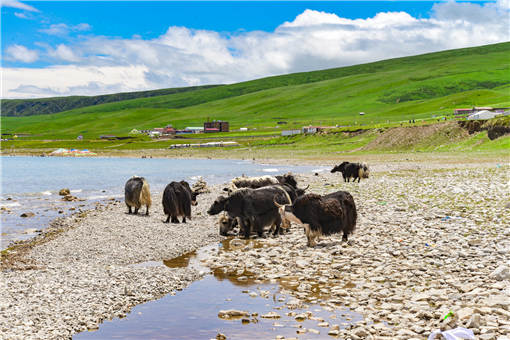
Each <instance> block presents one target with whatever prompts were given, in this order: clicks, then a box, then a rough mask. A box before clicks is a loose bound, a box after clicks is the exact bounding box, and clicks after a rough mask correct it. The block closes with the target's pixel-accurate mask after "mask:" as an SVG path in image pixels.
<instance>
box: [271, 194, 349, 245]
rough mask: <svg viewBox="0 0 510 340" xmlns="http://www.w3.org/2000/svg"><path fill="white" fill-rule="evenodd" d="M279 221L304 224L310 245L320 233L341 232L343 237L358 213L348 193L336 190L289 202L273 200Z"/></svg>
mask: <svg viewBox="0 0 510 340" xmlns="http://www.w3.org/2000/svg"><path fill="white" fill-rule="evenodd" d="M274 204H275V206H276V207H278V212H279V214H280V216H281V218H282V220H288V221H291V222H296V223H299V224H304V226H305V234H306V237H307V239H308V242H307V245H308V246H309V247H311V246H314V245H315V239H316V238H317V237H319V236H321V235H325V236H327V235H332V234H337V233H343V237H342V239H343V240H345V241H347V237H348V236H349V234H351V233H352V232H353V231H354V228H355V227H356V220H357V217H358V214H357V212H356V204H355V203H354V199H353V198H352V196H351V194H349V193H348V192H346V191H337V192H334V193H331V194H328V195H324V196H320V195H317V194H306V195H303V196H300V197H298V198H297V199H296V201H295V202H294V203H293V204H292V205H290V204H279V203H278V202H277V201H276V200H275V201H274Z"/></svg>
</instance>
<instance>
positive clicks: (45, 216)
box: [0, 156, 325, 249]
mask: <svg viewBox="0 0 510 340" xmlns="http://www.w3.org/2000/svg"><path fill="white" fill-rule="evenodd" d="M0 170H1V192H0V209H1V210H0V212H1V215H0V216H1V236H2V237H1V248H2V249H5V248H6V247H7V246H8V244H9V243H10V242H11V241H13V240H21V239H26V238H29V237H32V236H34V234H35V232H36V230H42V229H44V228H46V227H47V226H48V224H49V223H50V221H51V220H53V219H54V218H56V217H59V216H64V215H68V214H70V213H73V212H76V211H79V210H86V209H90V208H93V207H94V205H95V204H96V202H98V201H102V200H107V199H110V198H118V199H121V198H123V197H124V184H125V183H126V181H127V179H128V178H130V177H131V176H133V175H138V176H143V177H145V178H146V179H147V180H148V182H149V184H150V187H151V192H152V193H159V192H162V191H163V190H164V188H165V186H166V185H167V184H168V183H170V182H171V181H180V180H186V181H188V182H190V184H191V183H194V182H195V181H196V180H197V179H198V178H199V177H200V176H202V177H203V178H204V180H205V181H206V182H207V183H208V184H219V183H224V182H228V181H230V180H231V179H232V178H234V177H236V176H241V175H243V174H245V175H247V176H261V175H277V174H283V173H286V172H289V171H292V172H296V173H299V172H311V171H324V170H325V168H317V166H291V165H275V164H271V165H268V164H261V163H255V162H252V161H248V160H224V159H214V160H212V159H170V158H101V157H94V158H74V157H32V156H26V157H25V156H14V157H7V156H2V157H0ZM62 188H69V189H70V190H71V194H72V195H73V196H77V197H78V198H80V199H84V201H80V202H64V201H62V199H61V196H59V195H58V192H59V190H60V189H62ZM26 212H32V213H34V216H32V217H25V218H24V217H20V215H21V214H23V213H26Z"/></svg>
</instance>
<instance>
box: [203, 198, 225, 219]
mask: <svg viewBox="0 0 510 340" xmlns="http://www.w3.org/2000/svg"><path fill="white" fill-rule="evenodd" d="M227 200H228V198H227V197H225V196H218V198H216V200H215V201H214V203H213V204H212V205H211V207H210V208H209V210H207V213H208V214H209V215H217V214H219V213H220V212H222V211H223V210H225V208H226V205H227Z"/></svg>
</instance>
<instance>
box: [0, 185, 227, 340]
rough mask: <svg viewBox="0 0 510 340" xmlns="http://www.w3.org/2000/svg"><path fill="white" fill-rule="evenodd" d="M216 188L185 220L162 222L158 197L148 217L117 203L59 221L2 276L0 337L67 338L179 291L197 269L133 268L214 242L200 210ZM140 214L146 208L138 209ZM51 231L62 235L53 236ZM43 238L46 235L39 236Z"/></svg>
mask: <svg viewBox="0 0 510 340" xmlns="http://www.w3.org/2000/svg"><path fill="white" fill-rule="evenodd" d="M218 194H219V189H218V188H216V190H213V192H212V193H209V194H203V195H201V196H199V197H200V203H201V204H200V205H199V206H198V207H194V209H193V217H192V220H191V221H188V223H187V224H165V223H163V221H164V219H165V216H164V215H163V212H162V208H161V203H160V202H161V196H156V197H153V202H154V206H153V207H152V209H151V214H150V216H148V217H146V216H144V215H138V216H135V215H128V214H126V211H127V209H126V206H125V205H124V203H123V202H119V201H113V202H111V203H110V204H108V205H107V206H105V207H103V208H101V209H98V210H92V211H90V212H88V213H87V214H83V215H81V216H72V217H68V218H65V219H62V220H60V221H59V222H58V224H57V225H54V226H53V228H50V229H49V230H48V231H46V235H42V236H40V237H39V240H38V241H36V242H35V244H36V245H35V246H33V247H31V248H30V249H28V250H24V249H23V247H21V248H20V249H18V250H16V248H15V250H14V251H19V252H24V254H20V255H19V256H18V257H16V254H10V256H14V259H15V261H14V262H13V263H7V264H6V263H5V262H4V266H3V270H2V274H1V282H2V291H1V294H0V325H1V326H0V327H1V329H0V338H1V339H66V338H70V337H71V336H72V335H73V334H74V333H77V332H80V331H85V330H87V329H90V330H93V329H97V327H99V324H100V323H101V321H103V320H106V319H112V318H114V317H121V316H125V315H126V313H127V312H129V310H130V309H131V308H132V307H133V306H135V305H137V304H140V303H143V302H146V301H150V300H154V299H157V298H159V297H162V296H163V295H165V294H168V293H170V292H173V291H176V290H181V289H183V288H185V287H187V286H188V285H189V284H190V283H191V282H193V281H194V280H197V279H198V278H200V277H201V276H203V274H204V273H199V272H197V271H196V270H194V269H192V268H168V267H164V266H136V265H135V264H138V263H143V262H147V261H159V262H161V261H162V260H164V259H171V258H174V257H177V256H179V255H181V254H183V253H186V252H189V251H191V250H194V249H197V248H199V247H201V246H204V245H206V244H209V243H211V242H213V241H216V240H219V239H220V237H219V235H218V229H217V226H216V225H215V223H216V218H213V217H210V216H208V215H207V214H206V213H205V211H206V210H207V208H208V207H209V205H210V204H211V203H212V201H213V200H214V199H215V198H216V196H217V195H218ZM142 210H143V212H144V213H145V208H143V209H142ZM56 230H61V231H62V232H59V233H56V234H57V235H52V234H55V231H56ZM45 238H50V240H45Z"/></svg>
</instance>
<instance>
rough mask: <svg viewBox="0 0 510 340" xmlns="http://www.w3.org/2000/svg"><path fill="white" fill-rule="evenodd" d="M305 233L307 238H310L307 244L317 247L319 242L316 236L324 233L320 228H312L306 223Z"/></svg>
mask: <svg viewBox="0 0 510 340" xmlns="http://www.w3.org/2000/svg"><path fill="white" fill-rule="evenodd" d="M304 226H305V234H306V238H307V239H308V242H307V244H306V245H307V246H308V247H315V245H316V244H317V242H316V241H315V239H316V238H318V237H319V236H321V235H322V233H321V232H320V231H319V230H312V228H311V227H310V225H309V224H308V223H306V224H305V225H304Z"/></svg>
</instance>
